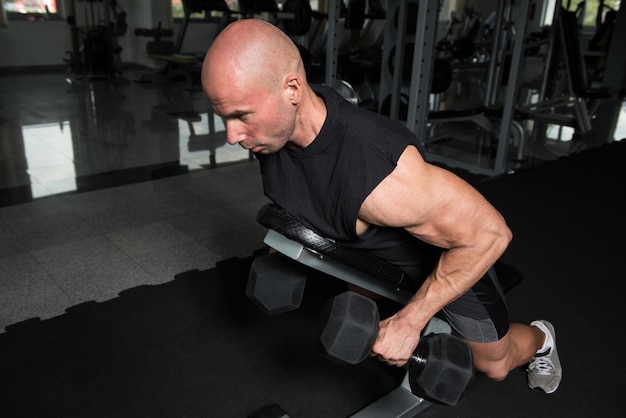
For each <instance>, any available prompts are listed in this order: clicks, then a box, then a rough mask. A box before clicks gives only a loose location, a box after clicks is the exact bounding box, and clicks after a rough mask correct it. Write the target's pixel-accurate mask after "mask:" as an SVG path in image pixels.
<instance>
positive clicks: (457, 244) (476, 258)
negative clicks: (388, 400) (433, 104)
mask: <svg viewBox="0 0 626 418" xmlns="http://www.w3.org/2000/svg"><path fill="white" fill-rule="evenodd" d="M359 219H360V221H363V222H364V223H365V224H366V225H367V224H373V225H380V226H391V227H401V228H404V229H406V230H407V231H408V232H410V233H411V234H412V235H414V236H415V237H416V238H418V239H420V240H423V241H425V242H427V243H430V244H432V245H435V246H438V247H441V248H443V249H444V252H443V254H442V256H441V258H440V260H439V262H438V263H437V265H436V267H435V269H434V270H433V272H432V273H431V274H430V275H429V276H428V277H427V279H426V281H425V282H424V283H423V285H422V286H421V287H420V288H419V290H418V291H417V292H416V294H415V296H414V297H413V298H412V299H411V301H410V302H409V303H408V304H407V305H406V306H405V307H404V308H403V309H402V310H400V311H399V312H398V313H397V314H396V315H394V316H392V317H390V318H388V319H387V320H385V321H382V323H381V328H380V332H379V337H378V340H377V341H376V343H375V344H374V347H373V350H372V351H373V353H375V354H378V355H379V356H380V357H382V358H384V359H386V360H388V361H389V362H390V363H392V364H397V365H403V364H404V363H405V362H406V361H407V359H408V358H409V357H410V355H411V354H412V353H413V351H414V350H415V347H416V346H417V343H418V342H419V334H420V332H421V331H422V329H423V328H424V327H425V326H426V323H427V322H428V321H429V320H430V318H431V317H432V316H433V315H435V314H436V313H437V312H438V311H439V310H441V308H443V307H444V306H446V305H447V304H448V303H450V302H452V301H453V300H454V299H456V298H457V297H459V296H460V295H462V294H463V293H465V292H466V291H467V290H468V289H469V288H470V287H472V285H474V284H475V283H476V282H477V281H478V280H480V278H481V277H482V276H483V275H484V274H485V273H486V271H487V270H488V269H489V268H490V267H491V266H492V265H493V263H495V261H496V260H497V259H498V257H500V256H501V255H502V253H503V252H504V250H505V249H506V247H507V245H508V243H509V242H510V240H511V237H512V236H511V231H510V230H509V228H508V227H507V225H506V223H505V221H504V219H503V217H502V216H501V215H500V213H499V212H498V211H497V210H496V209H495V208H494V207H493V206H492V205H491V204H490V203H489V202H487V200H486V199H485V198H484V197H483V196H482V195H481V194H480V193H479V192H478V191H476V190H475V189H474V188H473V187H471V186H470V185H469V184H467V183H466V182H465V181H464V180H462V179H460V178H459V177H457V176H456V175H454V174H453V173H451V172H449V171H447V170H443V169H441V168H439V167H436V166H434V165H431V164H428V163H426V162H425V161H424V160H423V158H422V157H421V155H420V154H419V152H418V151H417V149H415V148H414V147H412V146H409V147H408V148H407V149H406V150H405V151H404V152H403V154H402V156H401V157H400V159H399V161H398V165H397V167H396V169H395V170H394V171H393V172H392V173H391V174H390V175H389V176H388V177H387V178H385V179H384V180H383V181H382V182H381V183H380V184H379V185H378V186H377V187H376V189H374V191H373V192H372V193H371V194H370V195H369V196H368V197H367V199H366V200H365V202H364V203H363V205H362V207H361V210H360V212H359Z"/></svg>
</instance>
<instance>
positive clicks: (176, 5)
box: [172, 0, 239, 20]
mask: <svg viewBox="0 0 626 418" xmlns="http://www.w3.org/2000/svg"><path fill="white" fill-rule="evenodd" d="M226 4H227V5H228V7H229V8H230V10H233V11H235V10H238V7H239V6H238V1H237V0H226ZM221 16H222V13H221V12H212V13H211V15H210V16H207V15H206V12H200V13H192V14H190V15H189V18H190V19H200V20H204V19H209V18H212V17H213V18H219V17H221ZM172 17H173V18H174V19H183V18H184V17H185V10H184V8H183V1H182V0H172Z"/></svg>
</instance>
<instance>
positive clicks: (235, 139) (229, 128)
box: [226, 121, 245, 145]
mask: <svg viewBox="0 0 626 418" xmlns="http://www.w3.org/2000/svg"><path fill="white" fill-rule="evenodd" d="M244 138H245V135H243V134H242V132H241V130H240V129H239V128H238V127H237V124H236V123H235V122H231V121H228V122H227V123H226V141H227V142H228V143H229V144H230V145H236V144H238V143H240V142H241V141H243V140H244Z"/></svg>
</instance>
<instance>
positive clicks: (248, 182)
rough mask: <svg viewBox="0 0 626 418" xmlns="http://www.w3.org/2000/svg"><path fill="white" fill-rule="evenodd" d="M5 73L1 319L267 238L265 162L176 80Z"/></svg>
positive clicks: (114, 290)
mask: <svg viewBox="0 0 626 418" xmlns="http://www.w3.org/2000/svg"><path fill="white" fill-rule="evenodd" d="M134 76H135V75H134V74H132V73H130V74H126V77H127V78H128V80H127V82H126V83H114V84H111V83H109V82H102V81H100V82H94V83H91V84H89V83H87V84H83V85H71V84H68V83H67V82H66V80H65V75H64V74H62V73H61V74H49V75H29V76H19V77H18V76H10V77H0V139H1V140H0V330H2V331H3V330H4V329H5V327H6V326H7V325H10V324H13V323H16V322H18V321H23V320H26V319H29V318H34V317H40V318H41V319H45V318H49V317H53V316H56V315H59V314H62V313H63V312H64V310H65V309H66V308H68V307H71V306H73V305H76V304H78V303H82V302H85V301H90V300H94V301H102V300H107V299H110V298H113V297H116V296H117V295H118V293H119V292H121V291H123V290H125V289H128V288H131V287H135V286H139V285H143V284H158V283H163V282H166V281H170V280H172V279H174V276H175V275H176V274H178V273H182V272H184V271H187V270H191V269H199V270H204V269H208V268H212V267H214V266H215V263H216V262H217V261H219V260H222V259H225V258H230V257H236V256H241V257H244V256H248V255H250V254H252V252H253V251H254V250H256V249H258V248H260V247H261V246H262V245H263V244H262V239H263V235H264V232H265V231H264V229H263V228H261V227H260V226H259V225H258V224H257V223H256V221H255V215H256V212H257V210H258V209H259V208H260V207H261V206H262V205H263V204H264V203H266V199H265V197H264V196H263V193H262V190H261V184H260V177H259V168H258V163H257V162H256V161H254V160H252V161H251V160H250V158H249V155H248V152H247V151H245V150H242V149H241V148H240V147H238V146H230V145H228V144H227V143H226V141H225V137H224V129H223V125H222V124H221V120H219V119H214V118H212V117H211V116H209V113H207V110H208V107H207V103H206V101H205V100H204V99H203V98H202V95H201V94H200V93H191V92H187V91H185V90H184V89H182V88H180V86H178V87H176V86H175V85H140V84H137V83H134V82H132V80H133V77H134Z"/></svg>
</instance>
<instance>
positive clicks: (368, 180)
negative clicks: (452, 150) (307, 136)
mask: <svg viewBox="0 0 626 418" xmlns="http://www.w3.org/2000/svg"><path fill="white" fill-rule="evenodd" d="M314 90H315V92H316V93H317V94H318V96H320V97H321V98H322V99H323V100H324V102H325V103H326V109H327V116H326V120H325V122H324V125H323V126H322V129H321V131H320V133H319V135H318V136H317V137H316V138H315V140H314V141H313V142H312V143H311V144H310V145H309V146H307V147H306V148H288V147H285V148H283V149H281V150H280V151H278V152H276V153H272V154H263V155H258V158H259V161H260V165H261V172H262V177H263V188H264V192H265V194H266V196H267V197H268V198H270V199H271V200H272V201H273V202H275V203H276V204H278V205H280V206H282V207H283V208H285V209H286V210H287V211H288V212H290V213H291V214H292V215H294V216H295V217H296V218H297V219H298V220H299V221H300V222H302V223H303V224H305V225H306V226H308V227H309V228H311V229H313V230H315V231H317V232H318V233H319V234H321V235H323V236H325V237H327V238H330V239H333V240H335V241H336V242H337V243H340V244H342V245H346V246H349V247H353V248H359V249H363V250H367V251H369V252H371V253H373V254H375V255H378V256H380V257H382V258H384V259H386V260H387V261H389V262H391V263H394V264H396V265H398V266H399V267H401V268H405V271H406V272H407V274H409V276H412V277H414V278H416V277H415V272H413V271H412V270H413V267H409V265H412V266H413V265H415V264H416V263H417V264H421V263H422V262H423V260H421V261H420V260H416V253H415V252H416V251H420V252H422V253H424V251H426V253H428V257H426V255H425V254H426V253H424V254H423V255H424V256H423V257H417V258H422V259H423V258H424V257H426V258H428V260H429V262H428V264H429V266H430V264H431V263H432V260H433V258H432V257H434V256H436V254H437V252H435V253H434V254H431V253H433V251H432V247H430V246H427V245H425V244H423V243H421V241H418V240H417V239H414V238H412V237H411V236H410V235H409V234H408V233H407V232H406V231H405V230H404V229H399V228H383V227H376V226H372V227H370V228H369V229H368V231H367V232H366V233H364V234H362V235H357V233H356V221H357V218H358V214H359V210H360V208H361V205H362V204H363V201H364V200H365V199H366V197H367V196H368V195H369V194H370V193H371V192H372V190H374V188H375V187H376V186H377V185H378V184H379V183H380V182H381V181H382V180H383V179H384V178H385V177H386V176H388V175H389V174H390V173H391V172H392V171H393V170H394V169H395V167H396V164H397V162H398V159H399V158H400V155H401V154H402V152H403V151H404V150H405V149H406V147H407V146H409V145H414V146H415V147H417V148H418V149H421V145H420V144H419V141H418V140H417V138H416V137H415V135H414V134H413V133H412V132H411V131H410V130H409V129H408V128H406V126H404V125H403V124H401V123H400V122H398V121H395V120H392V119H390V118H387V117H385V116H382V115H379V114H377V113H373V112H371V111H368V110H366V109H362V108H359V107H357V106H354V105H352V104H350V103H349V102H347V101H346V100H345V99H344V98H343V97H342V96H341V95H339V93H337V92H336V91H335V90H333V89H331V88H328V87H325V86H315V87H314ZM415 267H417V266H415ZM420 268H421V267H420ZM429 268H430V267H429ZM409 270H410V271H409Z"/></svg>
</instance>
